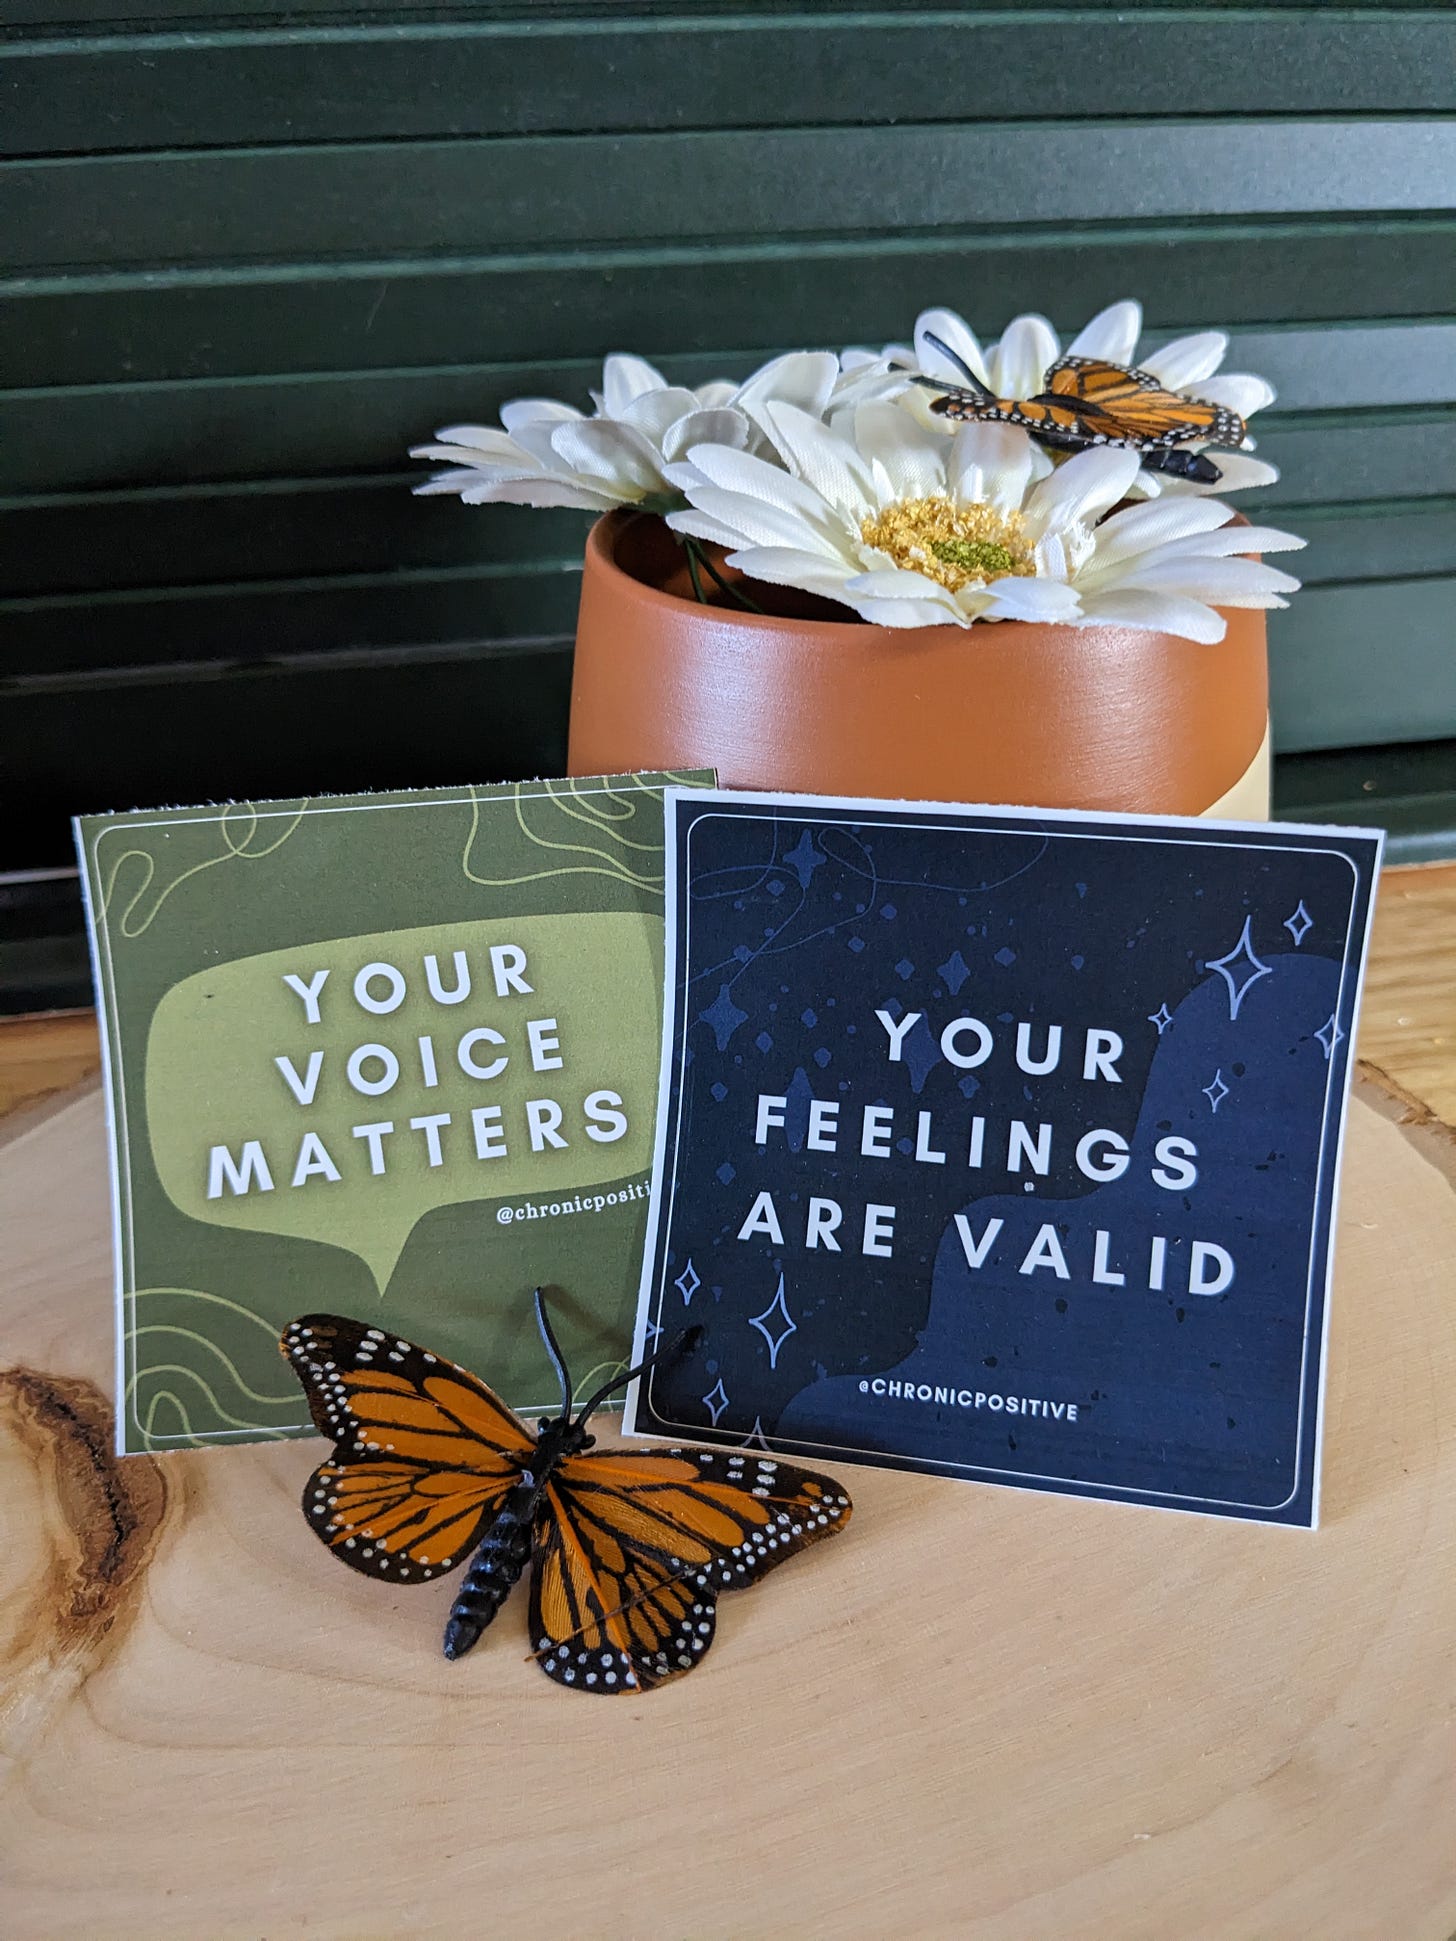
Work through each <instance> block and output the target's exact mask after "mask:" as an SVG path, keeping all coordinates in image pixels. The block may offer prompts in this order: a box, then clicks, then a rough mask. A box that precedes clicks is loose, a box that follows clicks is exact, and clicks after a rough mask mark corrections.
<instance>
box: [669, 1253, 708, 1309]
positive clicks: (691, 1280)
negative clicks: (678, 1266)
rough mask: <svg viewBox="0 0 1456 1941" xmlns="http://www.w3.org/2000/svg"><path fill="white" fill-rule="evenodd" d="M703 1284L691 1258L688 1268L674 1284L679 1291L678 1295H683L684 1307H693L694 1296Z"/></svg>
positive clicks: (685, 1268)
mask: <svg viewBox="0 0 1456 1941" xmlns="http://www.w3.org/2000/svg"><path fill="white" fill-rule="evenodd" d="M702 1284H703V1283H702V1281H701V1279H700V1278H699V1276H698V1272H697V1269H696V1268H695V1267H694V1266H693V1263H692V1260H691V1258H689V1260H688V1264H687V1266H686V1267H684V1269H683V1270H682V1272H681V1273H680V1274H679V1275H678V1277H677V1279H676V1280H675V1281H674V1282H673V1286H674V1287H675V1288H676V1289H677V1291H678V1293H679V1294H681V1295H682V1297H683V1306H684V1307H691V1306H692V1304H693V1296H694V1294H696V1293H697V1291H698V1289H699V1288H700V1287H701V1286H702Z"/></svg>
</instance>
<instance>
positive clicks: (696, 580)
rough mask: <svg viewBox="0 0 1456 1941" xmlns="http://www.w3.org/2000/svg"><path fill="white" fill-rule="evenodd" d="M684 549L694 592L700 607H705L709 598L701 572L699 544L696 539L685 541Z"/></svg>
mask: <svg viewBox="0 0 1456 1941" xmlns="http://www.w3.org/2000/svg"><path fill="white" fill-rule="evenodd" d="M682 548H683V551H684V552H685V553H686V554H687V556H688V574H689V576H690V577H691V579H692V582H693V592H694V593H696V594H697V596H698V605H699V606H700V607H705V606H707V604H708V596H707V594H706V593H705V592H704V591H703V576H702V573H701V572H700V571H699V567H700V565H701V563H702V554H701V553H700V552H699V551H698V542H697V540H696V539H684V540H683V542H682Z"/></svg>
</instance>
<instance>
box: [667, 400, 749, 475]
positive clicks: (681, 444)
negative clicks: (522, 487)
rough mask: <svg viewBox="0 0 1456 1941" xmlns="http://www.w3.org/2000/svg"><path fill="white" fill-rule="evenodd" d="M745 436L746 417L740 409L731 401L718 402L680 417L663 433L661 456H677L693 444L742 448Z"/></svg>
mask: <svg viewBox="0 0 1456 1941" xmlns="http://www.w3.org/2000/svg"><path fill="white" fill-rule="evenodd" d="M748 439H749V428H748V420H747V418H745V417H744V415H743V413H742V412H741V411H735V410H734V409H733V407H732V406H731V405H718V406H716V407H712V408H709V409H704V410H700V411H690V412H688V414H687V416H686V417H685V418H679V419H678V421H677V423H676V424H675V425H674V426H673V427H672V429H671V430H670V431H668V432H667V433H666V434H665V436H664V437H663V440H662V456H663V458H664V459H666V460H669V461H671V460H673V459H676V458H680V457H681V456H682V454H683V453H684V452H687V451H691V449H692V448H693V446H694V445H727V446H728V447H729V449H730V450H732V451H739V452H741V451H744V450H746V449H747V446H748ZM664 470H665V468H664Z"/></svg>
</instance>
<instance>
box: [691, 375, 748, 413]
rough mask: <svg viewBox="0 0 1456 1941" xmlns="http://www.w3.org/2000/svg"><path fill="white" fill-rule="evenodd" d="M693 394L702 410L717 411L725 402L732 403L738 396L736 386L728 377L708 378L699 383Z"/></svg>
mask: <svg viewBox="0 0 1456 1941" xmlns="http://www.w3.org/2000/svg"><path fill="white" fill-rule="evenodd" d="M693 396H694V397H695V398H696V399H697V401H698V405H699V407H700V409H702V410H703V411H718V410H721V409H722V407H723V406H724V405H725V404H732V402H733V400H734V399H735V398H736V397H737V396H738V386H737V385H736V384H735V383H734V382H733V380H732V378H729V377H714V378H710V379H709V380H708V382H707V383H706V384H699V385H698V386H697V387H696V388H695V390H694V392H693Z"/></svg>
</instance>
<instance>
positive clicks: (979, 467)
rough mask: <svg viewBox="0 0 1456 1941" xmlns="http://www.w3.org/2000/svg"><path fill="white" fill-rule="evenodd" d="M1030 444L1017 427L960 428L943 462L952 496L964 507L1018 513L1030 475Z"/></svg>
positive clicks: (992, 423) (990, 423) (980, 426)
mask: <svg viewBox="0 0 1456 1941" xmlns="http://www.w3.org/2000/svg"><path fill="white" fill-rule="evenodd" d="M1032 462H1033V461H1032V443H1031V440H1030V438H1029V437H1028V436H1027V434H1026V433H1025V432H1024V431H1022V430H1021V428H1020V427H1019V426H1018V425H1001V424H996V423H994V422H988V423H984V424H980V423H976V422H974V421H973V422H972V423H970V424H965V425H961V426H960V427H959V428H958V430H957V431H956V434H955V437H954V439H953V440H952V442H951V448H950V455H949V457H948V459H947V460H946V479H947V483H948V484H949V486H950V489H951V494H952V496H953V497H955V498H957V499H959V500H960V501H961V502H962V504H966V505H989V506H994V507H995V509H996V510H997V511H998V512H1019V511H1020V510H1021V502H1022V500H1023V499H1024V498H1025V497H1026V488H1027V485H1028V483H1029V482H1030V479H1031V474H1032Z"/></svg>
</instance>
